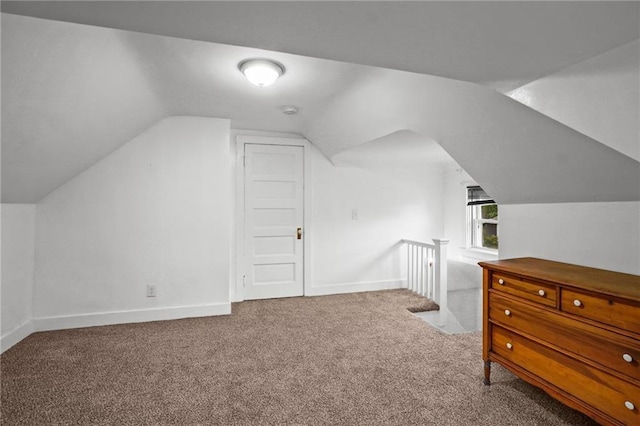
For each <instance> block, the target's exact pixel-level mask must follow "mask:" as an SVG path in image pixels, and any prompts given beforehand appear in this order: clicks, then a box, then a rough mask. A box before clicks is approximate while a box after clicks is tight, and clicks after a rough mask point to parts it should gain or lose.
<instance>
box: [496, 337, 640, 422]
mask: <svg viewBox="0 0 640 426" xmlns="http://www.w3.org/2000/svg"><path fill="white" fill-rule="evenodd" d="M491 335H492V349H491V350H492V352H494V353H495V354H497V355H500V356H502V357H503V358H505V359H506V360H508V361H510V362H511V363H513V364H515V365H517V366H519V367H521V368H523V369H525V370H527V371H529V372H530V373H532V374H533V375H535V376H537V377H539V378H540V379H542V380H544V381H546V382H548V383H550V384H552V385H554V386H556V387H557V388H560V389H562V390H563V391H565V392H567V393H569V394H571V395H573V396H575V397H577V398H578V399H580V400H581V401H583V402H585V403H586V404H589V405H591V406H592V407H594V408H595V409H597V410H599V411H601V412H603V413H605V414H608V415H609V416H611V417H613V418H615V419H617V420H619V421H621V422H622V423H623V424H627V425H637V424H640V411H639V409H640V388H638V387H637V386H634V385H632V384H631V383H629V382H627V381H624V380H621V379H618V378H617V377H614V376H611V375H609V374H607V373H605V372H604V371H601V370H599V369H597V368H592V367H589V366H587V365H585V364H583V363H581V362H580V361H577V360H575V359H573V358H571V357H568V356H566V355H563V354H561V353H559V352H556V351H554V350H552V349H550V348H547V347H545V346H543V345H540V344H538V343H536V342H533V341H531V340H529V339H526V338H524V337H522V336H520V335H519V334H517V333H513V332H510V331H508V330H506V329H504V328H501V327H498V326H495V325H494V326H493V327H492V331H491Z"/></svg>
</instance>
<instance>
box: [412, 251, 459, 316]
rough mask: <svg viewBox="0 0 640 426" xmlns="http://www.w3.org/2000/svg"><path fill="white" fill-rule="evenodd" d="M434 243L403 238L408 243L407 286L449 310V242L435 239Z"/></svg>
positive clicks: (444, 310)
mask: <svg viewBox="0 0 640 426" xmlns="http://www.w3.org/2000/svg"><path fill="white" fill-rule="evenodd" d="M432 241H433V244H431V243H423V242H419V241H412V240H402V243H404V244H406V245H407V288H408V289H410V290H412V291H414V292H416V293H418V294H420V295H422V296H425V297H428V298H430V299H432V300H433V301H434V302H436V303H437V304H438V305H440V312H446V310H447V244H448V243H449V240H445V239H433V240H432Z"/></svg>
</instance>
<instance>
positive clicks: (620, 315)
mask: <svg viewBox="0 0 640 426" xmlns="http://www.w3.org/2000/svg"><path fill="white" fill-rule="evenodd" d="M560 309H561V310H562V311H563V312H567V313H570V314H573V315H578V316H580V317H583V318H588V319H591V320H594V321H598V322H601V323H603V324H607V325H611V326H614V327H618V328H621V329H623V330H627V331H630V332H632V333H636V334H640V315H638V312H640V304H637V303H633V302H631V301H624V302H623V301H619V300H616V299H615V298H613V297H607V296H606V295H593V294H590V293H586V292H580V291H575V290H568V289H563V290H562V298H561V303H560Z"/></svg>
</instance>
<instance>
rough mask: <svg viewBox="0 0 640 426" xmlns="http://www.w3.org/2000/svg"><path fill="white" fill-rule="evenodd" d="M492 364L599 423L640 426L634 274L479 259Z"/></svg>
mask: <svg viewBox="0 0 640 426" xmlns="http://www.w3.org/2000/svg"><path fill="white" fill-rule="evenodd" d="M480 266H482V268H483V269H484V274H483V280H484V282H483V350H482V356H483V358H484V361H485V369H484V381H485V384H486V385H489V384H490V374H491V362H497V363H499V364H501V365H503V366H504V367H506V368H507V369H509V370H510V371H512V372H513V373H514V374H516V375H517V376H518V377H520V378H522V379H523V380H526V381H527V382H529V383H531V384H533V385H535V386H538V387H540V388H542V389H543V390H544V391H546V392H547V393H548V394H549V395H551V396H553V397H554V398H556V399H558V400H559V401H561V402H563V403H565V404H566V405H568V406H570V407H573V408H575V409H577V410H579V411H582V412H583V413H585V414H587V415H588V416H590V417H592V418H593V419H595V420H596V421H598V422H599V423H601V424H612V425H640V364H639V363H640V276H637V275H629V274H621V273H617V272H611V271H605V270H602V269H594V268H587V267H583V266H577V265H570V264H566V263H558V262H552V261H548V260H541V259H534V258H519V259H507V260H499V261H495V262H481V263H480Z"/></svg>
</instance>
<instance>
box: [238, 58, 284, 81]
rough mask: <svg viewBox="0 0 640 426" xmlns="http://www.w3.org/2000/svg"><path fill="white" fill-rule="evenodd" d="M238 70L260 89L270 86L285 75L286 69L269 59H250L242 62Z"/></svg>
mask: <svg viewBox="0 0 640 426" xmlns="http://www.w3.org/2000/svg"><path fill="white" fill-rule="evenodd" d="M238 68H239V69H240V71H241V72H242V74H244V76H245V77H247V80H249V81H250V82H251V83H252V84H255V85H256V86H258V87H266V86H270V85H272V84H273V83H274V82H275V81H276V80H277V79H278V78H279V77H280V76H281V75H282V74H284V67H283V66H282V65H280V64H279V63H277V62H275V61H272V60H269V59H249V60H247V61H243V62H240V64H239V65H238Z"/></svg>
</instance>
